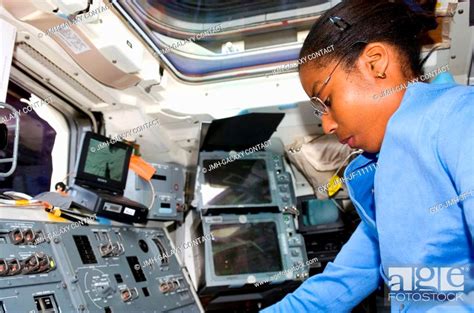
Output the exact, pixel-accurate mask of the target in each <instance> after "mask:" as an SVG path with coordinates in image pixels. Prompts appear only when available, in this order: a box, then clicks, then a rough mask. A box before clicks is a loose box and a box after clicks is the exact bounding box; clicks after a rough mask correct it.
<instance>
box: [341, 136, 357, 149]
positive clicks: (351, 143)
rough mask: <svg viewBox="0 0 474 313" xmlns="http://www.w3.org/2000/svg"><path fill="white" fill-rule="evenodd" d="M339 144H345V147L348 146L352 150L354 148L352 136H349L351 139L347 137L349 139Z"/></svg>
mask: <svg viewBox="0 0 474 313" xmlns="http://www.w3.org/2000/svg"><path fill="white" fill-rule="evenodd" d="M340 143H342V144H343V145H345V144H347V145H349V147H351V148H354V147H355V140H354V137H353V136H351V137H349V138H346V139H344V140H342V141H340Z"/></svg>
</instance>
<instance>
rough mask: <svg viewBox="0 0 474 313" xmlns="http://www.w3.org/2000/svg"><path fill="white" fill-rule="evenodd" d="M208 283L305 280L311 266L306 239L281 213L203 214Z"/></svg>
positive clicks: (243, 283) (231, 283) (213, 284)
mask: <svg viewBox="0 0 474 313" xmlns="http://www.w3.org/2000/svg"><path fill="white" fill-rule="evenodd" d="M203 232H204V234H206V235H207V234H212V240H208V241H206V242H205V260H206V262H205V276H206V287H217V286H220V287H225V286H227V287H231V288H233V287H239V286H243V285H246V284H255V283H257V285H259V284H260V283H261V282H265V281H268V282H271V283H282V282H284V281H287V280H303V279H304V278H305V277H307V274H306V273H307V271H308V269H307V268H305V267H301V268H298V269H296V268H295V269H294V271H293V270H289V269H290V268H292V267H293V266H294V265H295V264H301V263H304V262H305V261H306V260H307V256H306V250H305V245H304V239H303V237H302V236H301V235H300V234H297V233H296V228H295V225H294V223H293V221H292V218H290V217H285V216H283V214H280V213H258V214H246V215H237V214H222V215H219V216H205V217H204V218H203Z"/></svg>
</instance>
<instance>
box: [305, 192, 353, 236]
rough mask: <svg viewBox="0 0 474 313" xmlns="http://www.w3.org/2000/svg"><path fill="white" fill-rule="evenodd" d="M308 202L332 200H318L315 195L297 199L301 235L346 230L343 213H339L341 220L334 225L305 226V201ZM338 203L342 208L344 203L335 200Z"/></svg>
mask: <svg viewBox="0 0 474 313" xmlns="http://www.w3.org/2000/svg"><path fill="white" fill-rule="evenodd" d="M307 200H319V201H323V200H330V199H318V198H317V197H316V196H314V195H305V196H299V197H296V207H297V209H298V211H299V212H300V214H299V215H298V229H299V231H300V232H301V233H322V232H331V231H340V230H344V228H345V224H344V217H343V214H342V212H341V211H339V219H338V220H337V221H336V222H334V223H328V224H321V225H312V226H307V225H305V224H304V221H303V218H304V214H303V201H307ZM333 200H334V201H336V202H337V203H338V204H339V205H341V206H342V201H341V200H337V199H333Z"/></svg>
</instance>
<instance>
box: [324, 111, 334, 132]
mask: <svg viewBox="0 0 474 313" xmlns="http://www.w3.org/2000/svg"><path fill="white" fill-rule="evenodd" d="M321 120H322V122H323V132H324V133H325V134H326V135H329V134H334V132H335V131H336V129H337V123H336V121H334V120H333V118H332V117H331V113H328V114H324V115H323V116H321Z"/></svg>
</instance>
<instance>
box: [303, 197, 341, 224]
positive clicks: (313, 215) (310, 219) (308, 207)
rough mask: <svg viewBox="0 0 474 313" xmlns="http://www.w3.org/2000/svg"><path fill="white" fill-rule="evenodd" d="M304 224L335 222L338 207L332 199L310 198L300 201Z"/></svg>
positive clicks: (337, 218)
mask: <svg viewBox="0 0 474 313" xmlns="http://www.w3.org/2000/svg"><path fill="white" fill-rule="evenodd" d="M302 208H303V212H302V215H303V224H304V226H318V225H324V224H332V223H336V222H337V221H338V220H339V209H338V208H337V206H336V204H335V203H334V202H333V201H332V200H319V199H310V200H306V201H303V202H302Z"/></svg>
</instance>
